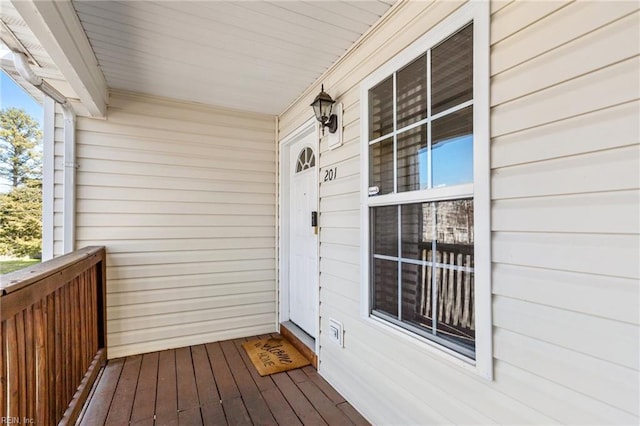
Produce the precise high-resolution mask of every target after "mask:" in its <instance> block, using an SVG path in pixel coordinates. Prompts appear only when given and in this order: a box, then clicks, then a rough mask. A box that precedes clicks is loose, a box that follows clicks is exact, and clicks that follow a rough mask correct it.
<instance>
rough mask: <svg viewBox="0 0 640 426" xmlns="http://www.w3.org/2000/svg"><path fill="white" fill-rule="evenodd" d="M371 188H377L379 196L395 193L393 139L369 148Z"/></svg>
mask: <svg viewBox="0 0 640 426" xmlns="http://www.w3.org/2000/svg"><path fill="white" fill-rule="evenodd" d="M369 186H370V187H371V186H377V187H378V188H379V192H378V194H379V195H382V194H390V193H392V192H393V191H394V188H393V139H392V138H390V139H386V140H383V141H381V142H378V143H376V144H374V145H372V146H371V147H369Z"/></svg>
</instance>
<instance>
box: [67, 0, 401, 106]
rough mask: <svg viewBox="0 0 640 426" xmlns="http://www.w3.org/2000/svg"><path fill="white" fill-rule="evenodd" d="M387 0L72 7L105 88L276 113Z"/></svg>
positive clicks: (79, 0) (81, 0) (82, 2)
mask: <svg viewBox="0 0 640 426" xmlns="http://www.w3.org/2000/svg"><path fill="white" fill-rule="evenodd" d="M394 2H395V0H356V1H308V2H303V1H290V0H289V1H122V2H119V1H86V0H74V2H73V4H74V7H75V9H76V12H77V13H78V16H79V18H80V22H81V23H82V26H83V28H84V30H85V32H86V34H87V36H88V38H89V41H90V43H91V46H92V48H93V50H94V52H95V55H96V57H97V59H98V63H99V65H100V68H101V69H102V72H103V73H104V76H105V78H106V80H107V84H108V86H109V87H110V88H112V89H119V90H127V91H134V92H141V93H146V94H150V95H155V96H163V97H168V98H176V99H181V100H186V101H193V102H199V103H204V104H210V105H216V106H222V107H227V108H233V109H238V110H244V111H254V112H261V113H268V114H278V113H280V112H282V111H283V110H284V109H285V108H286V107H287V106H289V105H290V104H291V103H292V102H293V101H294V100H295V99H296V98H297V97H298V96H299V95H300V94H301V93H303V91H304V90H305V89H306V88H308V87H309V86H310V85H311V84H312V83H314V82H315V81H316V79H317V78H318V77H320V75H321V74H322V73H323V72H324V71H325V70H326V69H328V68H329V67H330V66H331V64H333V63H334V62H335V61H336V60H337V59H338V58H339V57H340V56H341V55H342V54H343V53H344V52H345V51H346V50H347V49H348V48H349V47H351V46H352V45H353V43H354V42H355V41H356V40H358V38H360V36H361V35H362V34H363V33H364V32H366V31H367V30H368V29H369V28H370V27H371V26H372V25H373V24H374V23H375V22H376V21H377V20H378V19H379V18H380V17H381V16H382V15H383V14H384V13H385V12H386V11H387V10H388V9H389V7H390V6H391V4H392V3H394Z"/></svg>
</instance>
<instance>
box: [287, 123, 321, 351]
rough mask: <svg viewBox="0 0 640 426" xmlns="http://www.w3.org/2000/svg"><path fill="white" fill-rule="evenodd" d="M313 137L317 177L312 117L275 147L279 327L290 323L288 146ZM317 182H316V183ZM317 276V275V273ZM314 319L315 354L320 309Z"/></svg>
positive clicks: (317, 260) (289, 168) (317, 168)
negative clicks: (277, 161) (276, 155)
mask: <svg viewBox="0 0 640 426" xmlns="http://www.w3.org/2000/svg"><path fill="white" fill-rule="evenodd" d="M311 134H313V135H315V137H314V142H313V144H312V147H313V150H314V153H315V156H316V173H318V175H317V176H319V170H320V155H319V154H320V153H319V142H320V140H319V137H318V122H317V121H316V119H315V118H311V119H309V120H307V121H306V122H305V123H303V124H302V125H301V126H300V127H298V128H297V129H295V130H294V131H292V132H291V133H289V134H288V135H287V136H285V137H284V138H282V139H280V141H279V147H278V160H279V164H280V166H279V168H278V200H279V202H278V248H279V250H278V252H279V253H278V324H280V323H283V322H285V321H289V254H290V244H289V237H290V235H289V227H288V226H285V225H287V224H288V223H289V207H290V200H289V191H290V180H289V176H290V170H291V167H292V165H291V161H290V160H289V157H290V155H289V147H290V146H291V145H292V144H294V143H296V142H298V141H300V140H301V139H302V138H304V137H307V136H309V135H311ZM318 182H319V180H318ZM316 196H317V197H318V200H317V201H318V206H319V202H320V188H319V187H318V188H317V191H316ZM317 244H318V245H319V244H320V238H318V243H317ZM319 248H320V247H318V251H317V253H318V256H317V257H316V266H317V268H316V270H318V271H319V266H320V265H319V263H320V259H319V257H320V251H319ZM318 275H319V273H318ZM316 291H317V293H318V299H317V300H318V301H319V300H320V297H319V296H320V294H319V293H320V286H319V276H318V288H317V289H316ZM316 308H317V309H316V313H317V315H316V316H317V318H316V321H315V327H316V329H315V335H316V339H315V340H316V342H315V346H316V347H315V352H316V353H318V349H319V341H320V339H318V337H319V331H320V315H319V314H320V306H319V303H318V306H317V307H316Z"/></svg>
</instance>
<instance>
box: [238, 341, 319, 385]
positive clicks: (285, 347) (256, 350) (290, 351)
mask: <svg viewBox="0 0 640 426" xmlns="http://www.w3.org/2000/svg"><path fill="white" fill-rule="evenodd" d="M242 347H243V348H244V350H245V351H247V355H249V359H251V362H252V363H253V365H254V366H255V367H256V369H257V370H258V374H260V375H261V376H268V375H269V374H275V373H279V372H281V371H287V370H293V369H294V368H300V367H304V366H305V365H309V364H311V363H310V362H309V360H308V359H306V358H305V357H304V356H303V355H302V354H301V353H300V352H298V350H297V349H296V348H294V347H293V345H292V344H291V343H289V342H288V341H286V340H285V339H283V338H280V337H278V338H275V337H274V338H271V339H259V340H250V341H248V342H244V343H243V344H242Z"/></svg>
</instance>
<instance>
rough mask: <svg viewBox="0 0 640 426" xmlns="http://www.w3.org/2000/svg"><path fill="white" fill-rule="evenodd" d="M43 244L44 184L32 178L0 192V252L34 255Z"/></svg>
mask: <svg viewBox="0 0 640 426" xmlns="http://www.w3.org/2000/svg"><path fill="white" fill-rule="evenodd" d="M41 246H42V183H41V181H39V180H36V179H32V180H27V181H26V182H24V184H23V185H20V186H18V187H17V188H13V189H12V190H11V191H10V192H9V193H7V194H3V195H0V254H1V255H9V256H16V257H23V256H31V257H33V256H35V255H37V254H38V253H40V250H41V248H40V247H41Z"/></svg>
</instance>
